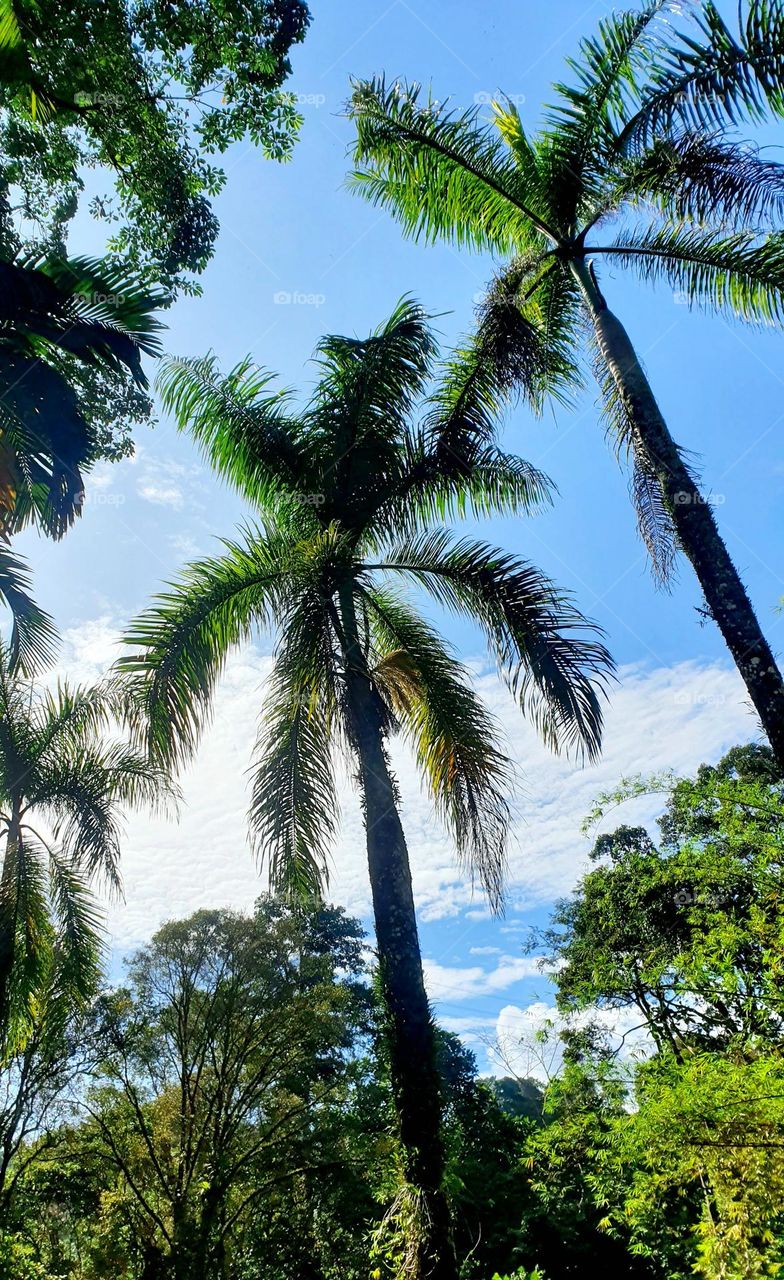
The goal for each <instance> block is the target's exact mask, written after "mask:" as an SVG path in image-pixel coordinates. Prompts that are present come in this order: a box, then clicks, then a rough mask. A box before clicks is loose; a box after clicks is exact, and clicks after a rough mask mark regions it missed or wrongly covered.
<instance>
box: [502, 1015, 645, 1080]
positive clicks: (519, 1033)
mask: <svg viewBox="0 0 784 1280" xmlns="http://www.w3.org/2000/svg"><path fill="white" fill-rule="evenodd" d="M589 1022H596V1023H598V1025H599V1026H600V1027H603V1028H604V1029H605V1031H606V1032H607V1033H608V1037H609V1041H610V1044H611V1046H613V1047H614V1048H615V1049H616V1050H617V1055H618V1059H619V1060H623V1061H628V1060H633V1059H636V1058H639V1057H641V1056H644V1055H645V1053H646V1052H649V1049H650V1042H649V1041H648V1039H647V1037H646V1034H645V1032H644V1030H642V1029H641V1028H640V1025H639V1024H640V1014H639V1011H638V1010H637V1009H589V1010H586V1011H585V1012H583V1013H580V1014H577V1015H575V1016H572V1017H571V1018H569V1019H567V1018H565V1017H564V1016H563V1015H562V1014H560V1013H559V1012H558V1010H557V1009H556V1008H555V1007H554V1006H553V1005H549V1004H546V1003H545V1002H544V1001H543V1000H536V1001H534V1002H533V1003H532V1004H529V1005H526V1006H525V1007H524V1008H520V1007H519V1006H518V1005H514V1004H508V1005H505V1006H504V1008H503V1009H501V1011H500V1013H499V1014H498V1018H497V1020H496V1024H495V1044H494V1045H493V1046H492V1047H490V1048H488V1052H487V1057H488V1060H489V1062H490V1064H491V1067H492V1069H493V1071H494V1073H495V1074H496V1075H502V1076H503V1075H515V1076H521V1077H524V1076H533V1077H534V1079H536V1080H541V1081H543V1082H547V1081H548V1080H551V1079H552V1078H553V1077H554V1076H556V1075H557V1074H558V1072H559V1071H560V1069H561V1066H562V1063H563V1045H562V1042H561V1041H560V1039H559V1037H558V1032H559V1031H560V1030H562V1029H563V1028H565V1027H566V1026H567V1025H568V1026H572V1027H581V1026H585V1025H586V1024H587V1023H589Z"/></svg>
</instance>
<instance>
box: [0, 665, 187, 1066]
mask: <svg viewBox="0 0 784 1280" xmlns="http://www.w3.org/2000/svg"><path fill="white" fill-rule="evenodd" d="M110 710H111V702H110V699H109V698H108V697H107V695H106V693H105V692H101V691H100V690H96V689H93V690H90V689H82V688H69V687H68V686H67V685H60V686H58V687H57V688H56V690H54V691H51V690H48V689H45V688H38V687H35V686H34V685H32V684H31V683H30V681H29V680H27V679H26V678H24V677H23V676H22V675H21V674H20V672H19V667H18V662H17V660H16V658H15V655H14V654H13V652H12V651H11V650H10V649H8V648H5V647H3V648H0V839H2V840H3V841H4V849H3V853H2V870H0V1059H1V1058H2V1057H3V1056H4V1055H5V1054H6V1053H14V1052H19V1050H20V1049H21V1048H22V1047H23V1046H24V1043H25V1040H26V1037H27V1035H28V1034H29V1031H30V1028H31V1025H32V1021H33V1014H34V1010H35V1007H36V1003H37V1002H38V1001H39V999H40V998H41V996H42V994H43V993H46V996H47V999H48V1000H51V998H52V991H51V980H52V977H53V975H56V985H57V998H58V999H61V1000H63V1001H64V1002H65V1003H66V1004H73V1003H78V1002H79V1001H82V1000H84V999H86V998H87V997H88V996H90V995H91V994H93V992H94V984H95V979H96V972H97V965H98V962H99V956H100V924H99V917H98V914H97V911H96V907H95V904H94V901H93V899H92V897H91V894H90V890H89V884H90V881H91V880H93V879H94V878H95V877H102V878H103V879H104V880H105V881H106V882H107V883H108V885H109V886H110V887H111V888H113V889H115V890H118V889H119V887H120V876H119V866H118V863H119V853H120V836H121V831H122V827H121V814H122V809H123V808H124V807H125V806H128V805H147V804H155V803H158V802H160V801H162V800H164V799H165V798H166V797H167V796H168V795H170V794H171V787H170V785H169V784H167V782H166V778H165V775H164V773H163V771H162V770H161V769H159V768H157V767H155V766H154V765H151V764H150V762H149V760H147V759H146V757H144V756H142V755H140V754H139V752H138V751H135V750H134V749H133V748H132V747H130V746H129V745H128V744H127V743H124V742H122V741H120V740H112V739H111V738H109V737H107V736H106V732H105V731H106V727H107V724H108V722H109V718H110Z"/></svg>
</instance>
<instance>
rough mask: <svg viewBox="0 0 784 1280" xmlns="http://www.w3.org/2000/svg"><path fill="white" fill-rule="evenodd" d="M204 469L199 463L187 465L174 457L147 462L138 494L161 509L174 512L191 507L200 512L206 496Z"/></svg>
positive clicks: (140, 480)
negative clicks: (185, 506) (169, 508)
mask: <svg viewBox="0 0 784 1280" xmlns="http://www.w3.org/2000/svg"><path fill="white" fill-rule="evenodd" d="M201 477H202V468H201V467H200V466H198V465H197V464H196V463H192V464H190V465H188V466H184V465H183V464H182V463H181V462H175V461H174V460H173V459H171V458H156V459H155V461H154V463H153V462H151V461H145V464H144V466H143V469H142V474H141V476H140V477H139V481H138V484H137V486H136V492H137V494H138V495H139V497H140V498H142V499H144V501H145V502H151V503H153V504H154V505H155V506H159V507H171V508H172V509H173V510H175V511H180V510H182V508H183V506H184V505H185V503H186V500H187V502H188V506H189V507H191V508H195V509H200V508H201V506H202V505H203V504H202V502H201V495H202V494H203V493H204V482H203V479H201Z"/></svg>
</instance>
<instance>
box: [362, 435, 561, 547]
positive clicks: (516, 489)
mask: <svg viewBox="0 0 784 1280" xmlns="http://www.w3.org/2000/svg"><path fill="white" fill-rule="evenodd" d="M390 489H391V491H390V493H389V495H388V497H386V499H385V500H384V501H383V502H382V504H381V506H380V507H379V509H378V511H377V513H376V514H375V516H374V518H373V520H372V522H371V523H369V525H368V531H369V532H370V533H372V535H373V536H375V535H377V534H380V535H381V536H383V537H385V536H386V535H387V534H388V532H389V529H390V528H397V529H400V530H401V532H402V531H404V530H405V529H411V530H413V529H415V528H421V526H422V524H434V523H438V522H439V521H443V522H447V521H450V520H453V519H455V518H458V519H460V518H462V517H463V516H465V515H466V513H468V512H470V513H471V514H472V515H474V516H477V517H482V516H491V515H501V514H508V515H521V514H532V513H534V512H536V511H539V510H541V508H542V507H544V506H546V505H549V504H550V503H551V502H552V495H553V491H554V489H555V485H554V484H553V482H552V480H550V478H549V477H548V476H546V475H545V474H544V472H542V471H539V470H538V468H536V467H534V466H532V464H531V463H530V462H526V461H525V459H524V458H519V457H517V456H516V455H515V454H510V453H504V451H503V450H501V449H498V448H496V447H495V446H494V445H492V444H490V445H485V444H483V443H482V442H481V441H480V442H478V443H475V444H473V446H472V445H471V444H469V443H468V442H466V443H465V444H464V445H463V447H462V449H461V451H459V452H458V450H457V449H455V450H454V451H453V450H452V449H451V448H450V446H449V443H448V440H446V439H445V440H443V441H438V442H435V443H434V441H433V438H432V434H431V432H430V431H429V430H426V429H425V430H420V431H417V432H415V433H412V435H411V437H410V439H409V441H408V449H407V458H406V461H405V465H404V466H403V468H402V471H401V474H400V479H399V481H398V483H397V486H396V487H392V486H390ZM364 545H367V541H366V542H365V544H364Z"/></svg>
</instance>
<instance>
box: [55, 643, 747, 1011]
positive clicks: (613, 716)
mask: <svg viewBox="0 0 784 1280" xmlns="http://www.w3.org/2000/svg"><path fill="white" fill-rule="evenodd" d="M66 641H67V644H66V650H65V654H64V657H65V659H66V661H65V665H66V666H67V667H68V668H69V669H70V670H71V671H73V672H74V674H78V675H79V676H80V678H83V679H85V678H90V679H91V678H95V677H96V676H97V675H99V674H100V672H101V670H102V669H103V668H104V667H105V666H106V665H107V664H108V662H109V661H110V660H111V658H112V657H113V656H114V654H115V652H116V649H115V643H114V636H113V631H112V624H111V619H109V618H103V619H99V620H96V621H93V622H89V623H85V624H84V625H82V626H81V627H79V628H78V629H75V630H74V631H72V632H70V633H69V634H68V635H67V637H66ZM269 666H270V659H269V657H266V656H264V655H262V654H260V653H259V652H257V651H256V650H253V649H248V650H246V651H244V652H243V653H241V654H238V655H235V657H234V658H232V660H231V661H230V662H229V664H228V666H227V670H226V673H225V676H224V678H223V680H222V682H221V685H220V688H219V691H218V694H217V697H216V701H215V715H214V720H213V724H212V727H211V728H210V730H209V731H208V732H207V734H206V735H205V740H204V743H203V746H202V748H201V750H200V752H199V755H198V758H197V760H196V761H195V763H194V764H193V765H192V766H191V768H190V769H189V770H188V771H187V773H186V775H185V776H184V778H183V779H182V786H183V791H184V796H185V804H184V806H183V809H182V812H181V814H180V816H179V819H178V820H177V821H176V822H166V821H164V820H163V819H162V818H151V817H150V816H149V815H139V814H135V815H131V817H130V818H129V821H128V835H127V840H126V842H125V847H124V854H123V872H124V879H125V889H126V901H125V904H124V905H115V906H113V907H112V908H111V911H110V928H111V931H112V935H113V938H114V940H115V942H116V943H117V944H118V945H128V944H131V943H134V942H138V941H140V940H142V939H144V938H145V937H147V936H149V934H150V933H151V932H152V931H153V930H154V929H155V928H156V926H157V925H158V924H159V923H160V922H161V921H162V920H163V919H165V918H171V917H172V916H176V915H178V914H183V913H185V912H189V911H193V910H195V909H196V908H197V907H200V906H204V905H206V904H208V903H209V904H211V905H220V904H225V905H231V906H235V907H247V906H250V905H251V904H252V902H253V899H254V897H255V896H256V894H257V893H258V892H259V890H260V888H261V887H262V885H263V880H262V879H260V878H259V875H258V871H257V868H256V866H255V865H254V862H253V859H252V857H251V854H250V851H249V848H248V844H247V838H246V828H245V815H246V812H247V805H248V778H247V770H248V767H249V765H250V762H251V757H252V750H253V743H254V740H255V729H256V720H257V716H258V713H259V710H260V708H261V706H262V704H263V683H264V678H265V675H266V674H267V672H268V670H269ZM478 684H479V687H480V689H481V691H482V692H483V694H484V695H485V697H486V698H487V700H488V702H490V703H491V705H492V706H493V708H494V710H495V711H496V714H497V715H498V717H499V719H500V721H501V724H502V728H503V730H504V731H505V733H506V737H507V740H508V741H507V745H508V749H509V751H510V753H511V755H512V757H513V758H514V759H516V760H520V761H522V762H523V764H524V787H523V796H522V800H521V801H520V802H519V805H518V809H519V814H518V820H517V821H516V824H515V843H514V847H513V849H512V852H511V856H510V879H509V897H510V907H511V908H512V910H526V909H528V908H529V907H531V906H535V905H540V904H543V903H547V902H550V901H552V900H553V898H555V897H557V896H558V895H560V894H563V893H566V892H568V891H569V890H570V889H571V888H572V887H573V886H574V884H575V883H576V881H577V879H578V878H579V876H580V875H581V873H582V872H583V871H584V870H585V867H586V865H587V853H588V851H589V849H590V845H591V841H590V839H588V838H586V837H583V836H581V835H580V832H579V828H580V823H581V821H582V819H583V817H584V815H585V814H586V813H587V812H588V810H589V809H590V807H591V803H592V801H593V800H594V798H595V796H596V794H597V792H598V791H600V790H602V789H603V788H606V787H610V786H612V785H613V784H614V783H615V782H617V780H618V778H619V777H621V776H622V775H624V774H630V773H634V772H636V771H646V772H647V771H648V770H655V769H660V768H663V767H665V766H671V767H673V768H674V769H675V770H676V771H678V772H688V771H690V770H693V769H694V768H695V767H696V765H698V764H699V763H700V762H701V761H703V760H711V759H715V758H717V757H718V756H719V755H720V754H721V752H722V751H724V750H725V749H726V748H727V747H729V746H731V745H732V744H733V743H735V742H738V741H743V740H746V739H748V738H751V737H753V736H754V723H753V721H752V719H751V717H750V715H749V714H748V712H747V710H746V709H745V707H744V704H743V689H742V686H741V684H740V681H739V679H738V677H737V676H736V675H735V673H734V671H730V670H728V669H726V668H725V667H722V666H720V665H718V664H716V663H714V664H710V665H701V664H698V663H694V662H682V663H678V664H677V665H675V666H673V667H669V668H659V669H655V670H652V671H647V670H644V669H642V668H640V667H634V668H629V669H626V670H625V671H622V672H621V684H620V687H619V688H618V689H617V690H616V691H615V693H614V696H613V703H612V706H611V707H610V709H609V712H608V716H607V729H606V735H605V750H604V756H603V758H602V760H601V761H600V762H599V763H598V764H597V765H593V766H591V767H590V768H585V769H578V768H576V767H575V766H573V765H571V764H569V763H568V762H567V761H564V760H562V759H555V758H554V757H553V756H552V755H550V754H549V753H548V752H547V751H546V750H545V749H544V748H543V747H542V746H541V745H540V744H539V743H538V741H537V739H536V737H535V734H534V732H533V730H532V729H531V728H530V727H529V726H528V725H526V724H525V723H524V722H523V721H522V718H521V716H520V714H519V711H517V709H516V708H515V706H514V705H513V703H512V702H511V699H510V698H509V696H508V694H507V693H506V691H505V689H503V688H502V686H501V685H500V683H499V681H498V680H497V678H496V677H495V676H494V675H484V676H481V677H480V678H479V680H478ZM392 755H393V763H394V767H395V771H396V774H397V777H398V780H399V784H400V792H401V797H402V802H403V821H404V825H405V828H406V833H407V837H408V842H409V848H410V852H411V862H412V869H413V877H414V889H415V894H416V899H417V906H418V910H419V913H420V919H421V920H423V921H427V920H437V919H443V918H449V917H456V916H458V915H460V916H461V917H462V918H463V919H464V920H466V921H473V920H485V919H488V918H489V916H488V912H487V908H486V906H485V904H484V903H483V901H482V898H481V894H480V893H479V891H478V890H477V891H474V890H473V889H472V887H471V884H470V882H468V881H467V880H466V879H465V877H464V876H463V875H461V873H460V872H459V870H458V869H457V867H456V864H455V860H454V857H453V850H452V847H451V844H450V841H449V839H448V837H447V835H446V833H445V832H444V831H443V830H442V829H441V828H440V826H439V825H438V823H437V822H436V821H435V820H434V818H433V815H432V811H431V807H430V803H429V800H428V799H427V797H426V796H425V795H424V794H423V791H422V788H421V785H420V781H419V778H418V775H417V770H416V766H415V763H414V761H413V759H412V758H411V756H410V754H409V753H408V751H407V750H406V749H405V748H404V747H402V746H401V745H400V744H399V743H395V744H393V752H392ZM341 792H342V798H343V805H342V807H343V821H342V826H341V833H340V837H339V840H338V844H337V848H336V850H335V853H334V858H333V875H332V881H331V887H330V893H331V896H332V897H333V898H334V900H335V901H337V902H340V903H342V904H343V905H344V906H346V907H347V909H348V910H350V911H352V912H355V913H357V914H361V915H362V916H364V917H367V916H368V915H369V908H370V898H369V886H368V881H367V872H366V865H365V854H364V831H363V824H362V817H361V811H360V808H359V805H358V803H357V800H356V797H355V795H354V794H353V792H352V790H351V788H350V786H349V785H348V782H347V781H346V779H343V781H342V782H341ZM658 807H659V803H658V801H657V800H656V799H655V798H654V799H651V800H642V801H637V802H635V803H634V805H630V806H627V808H626V809H624V810H623V811H622V813H621V814H620V815H615V814H611V815H609V817H608V819H607V821H606V823H605V826H606V827H608V828H610V829H611V828H612V826H613V825H614V824H615V822H616V821H620V820H624V821H627V820H632V821H647V822H650V821H652V819H653V817H654V816H655V814H656V812H657V811H658ZM492 927H493V928H496V929H498V931H499V936H500V935H501V934H502V933H507V932H508V933H509V934H510V935H511V936H510V937H509V943H510V944H512V945H514V942H513V939H514V935H515V934H516V933H518V932H519V931H520V930H521V929H522V928H523V927H524V926H522V925H517V924H516V923H515V922H514V921H512V922H511V923H509V924H492ZM486 936H487V935H486V934H485V937H486ZM527 965H530V958H528V959H523V958H515V957H506V958H502V959H501V960H500V961H499V964H498V965H497V966H496V968H495V969H494V970H490V971H486V970H485V969H483V968H481V967H480V966H476V967H475V968H474V967H472V966H469V967H468V969H467V970H458V971H449V970H448V969H445V968H444V967H443V966H438V967H437V968H432V967H431V982H435V983H437V984H438V983H440V984H441V986H442V987H443V986H445V985H447V986H457V987H464V988H466V989H467V990H468V991H469V992H475V991H479V990H482V991H489V992H492V991H502V990H504V989H505V988H506V987H507V986H508V985H509V984H511V983H513V982H515V981H517V980H519V978H520V977H521V976H524V973H525V966H527ZM488 974H489V975H490V976H488Z"/></svg>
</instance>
